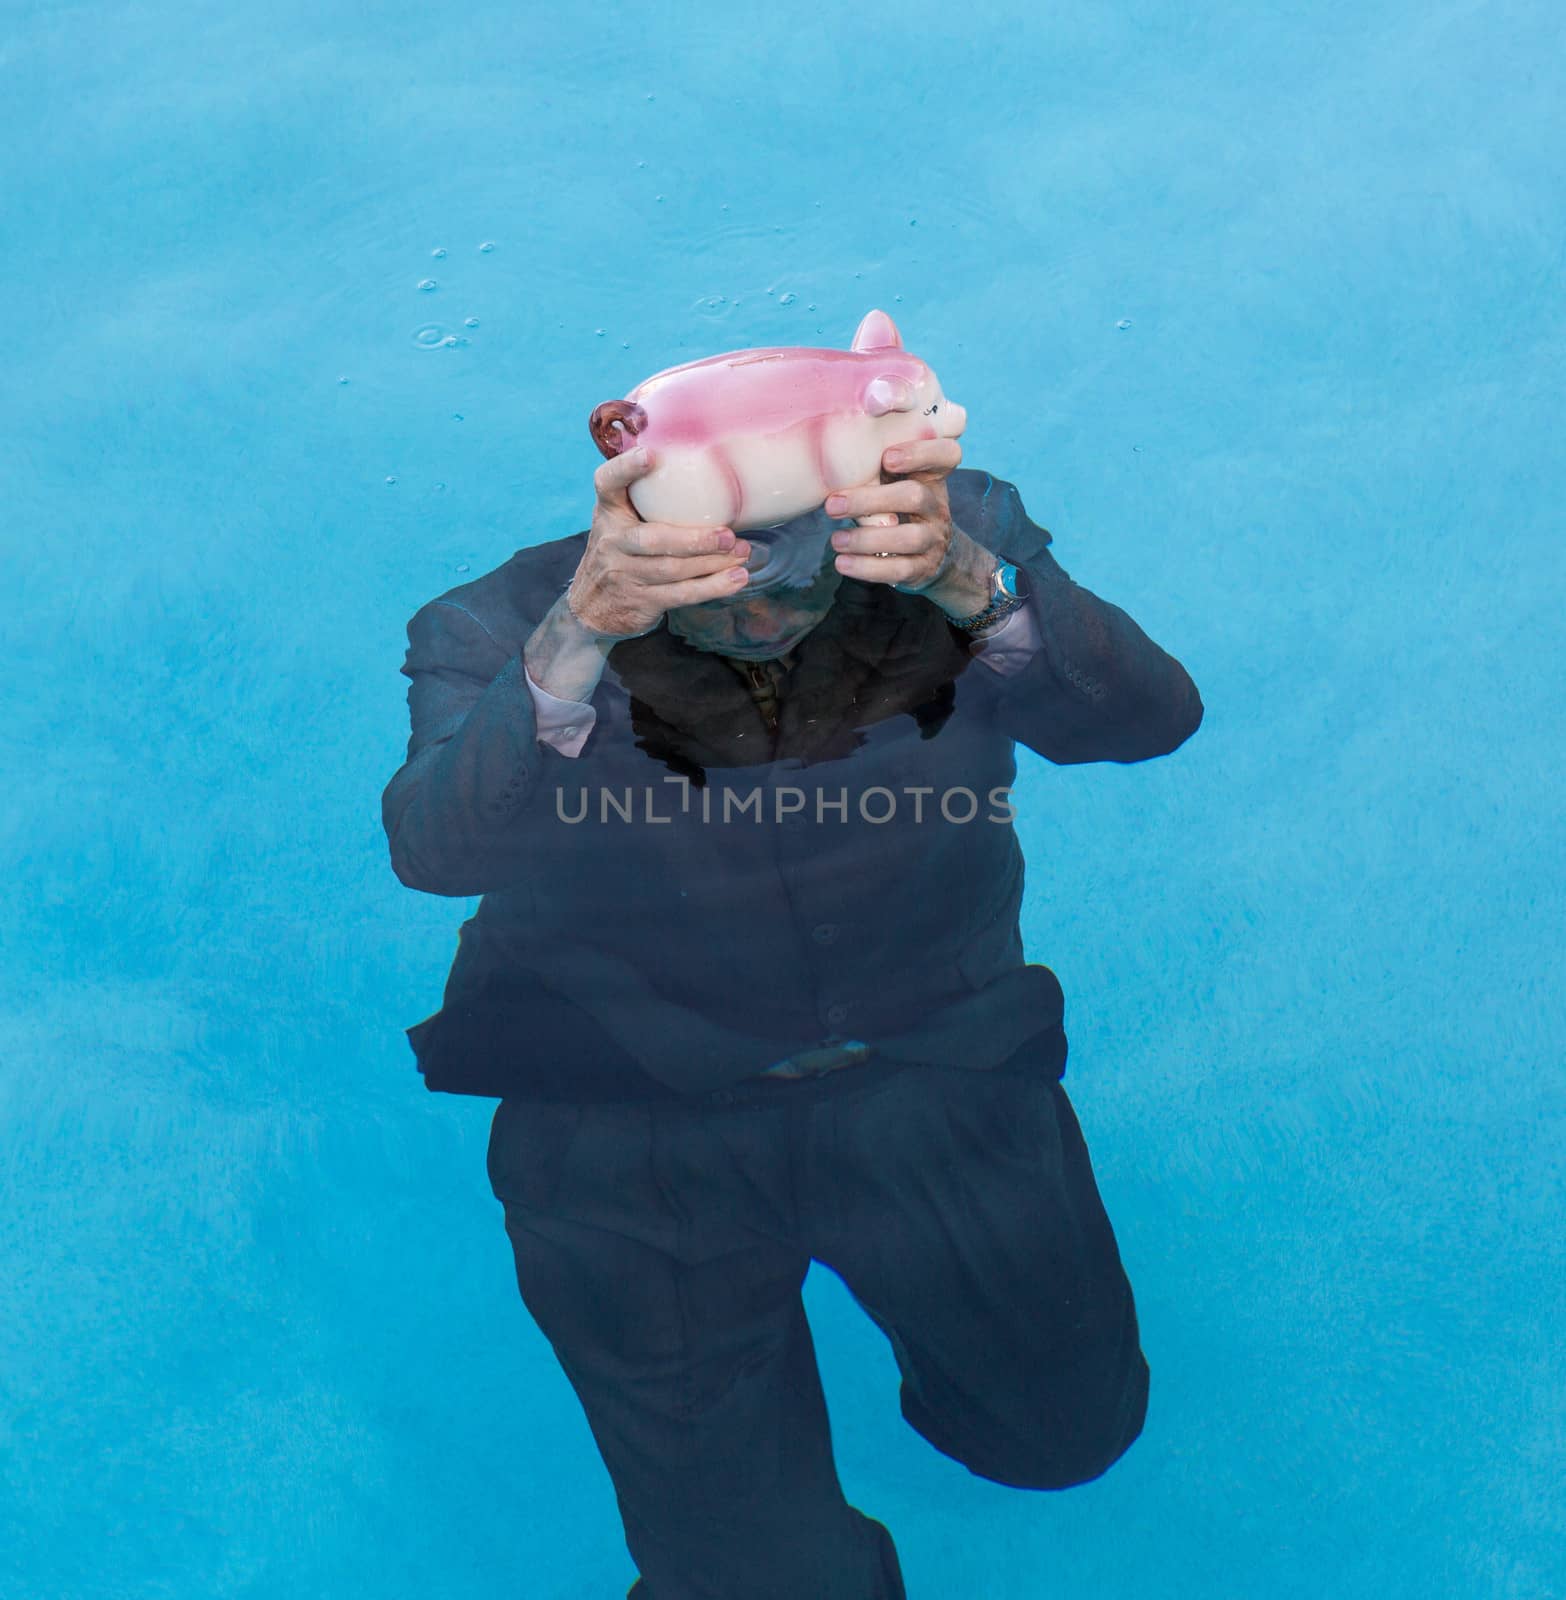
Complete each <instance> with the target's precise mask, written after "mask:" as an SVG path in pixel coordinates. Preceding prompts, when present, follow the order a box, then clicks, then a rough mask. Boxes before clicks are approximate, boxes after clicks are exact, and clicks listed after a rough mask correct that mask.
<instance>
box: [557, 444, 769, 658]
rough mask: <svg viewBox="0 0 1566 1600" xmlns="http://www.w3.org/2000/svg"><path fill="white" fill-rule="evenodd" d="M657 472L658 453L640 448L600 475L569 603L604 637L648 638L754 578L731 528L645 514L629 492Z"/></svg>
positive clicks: (744, 544) (746, 549) (745, 545)
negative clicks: (678, 614) (682, 612)
mask: <svg viewBox="0 0 1566 1600" xmlns="http://www.w3.org/2000/svg"><path fill="white" fill-rule="evenodd" d="M652 468H653V460H652V456H651V455H650V453H649V452H648V451H647V450H646V449H645V448H637V449H635V450H627V451H626V452H625V453H624V454H623V455H618V456H615V457H614V458H613V459H611V460H609V461H606V462H604V464H603V465H602V466H601V467H600V468H599V469H598V470H597V472H595V473H594V474H593V484H594V486H595V488H596V489H597V493H598V503H597V505H596V506H595V507H594V509H593V523H592V527H591V529H590V530H589V531H588V535H587V548H586V550H584V551H583V552H582V559H581V561H580V562H578V563H577V568H576V576H575V577H574V578H572V580H571V587H570V589H569V591H568V592H567V595H566V605H567V607H568V609H569V610H570V613H571V615H572V616H573V617H575V619H576V620H577V621H578V622H579V623H581V624H582V626H583V627H584V628H587V629H588V630H589V631H590V632H592V633H593V634H595V635H596V636H597V637H598V638H600V639H627V638H631V637H633V636H635V635H636V634H639V633H646V632H648V631H649V630H651V629H652V628H655V627H657V625H658V622H659V619H660V618H661V617H662V616H663V614H664V613H665V612H666V611H673V610H675V609H677V608H678V607H680V606H693V605H699V604H700V603H701V602H702V601H703V600H719V599H722V598H723V597H724V596H725V595H731V594H737V593H738V592H739V591H740V590H741V589H743V588H744V587H745V583H746V581H747V580H748V578H749V574H748V573H747V572H746V570H745V558H746V557H747V556H748V555H749V554H750V544H749V541H748V540H745V539H738V538H736V537H735V536H734V532H733V530H732V529H731V528H690V527H681V526H679V525H677V524H675V523H669V522H643V521H642V520H641V518H640V517H638V516H637V514H636V507H635V506H633V505H632V504H631V497H630V494H629V492H628V491H629V489H630V486H631V485H632V484H633V483H635V482H636V480H637V479H638V478H641V477H645V476H646V475H647V473H649V472H651V471H652Z"/></svg>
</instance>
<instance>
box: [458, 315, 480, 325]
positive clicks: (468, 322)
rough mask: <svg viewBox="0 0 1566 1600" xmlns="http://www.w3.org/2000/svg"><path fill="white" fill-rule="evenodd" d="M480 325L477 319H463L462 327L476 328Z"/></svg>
mask: <svg viewBox="0 0 1566 1600" xmlns="http://www.w3.org/2000/svg"><path fill="white" fill-rule="evenodd" d="M478 325H479V324H478V318H477V317H464V318H463V319H462V326H463V327H464V328H476V327H477V326H478Z"/></svg>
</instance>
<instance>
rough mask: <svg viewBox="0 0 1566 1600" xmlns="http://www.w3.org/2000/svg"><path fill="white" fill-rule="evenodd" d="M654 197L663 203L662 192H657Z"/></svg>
mask: <svg viewBox="0 0 1566 1600" xmlns="http://www.w3.org/2000/svg"><path fill="white" fill-rule="evenodd" d="M653 199H654V200H656V201H657V202H658V204H659V205H662V204H663V196H662V195H661V194H655V195H654V196H653Z"/></svg>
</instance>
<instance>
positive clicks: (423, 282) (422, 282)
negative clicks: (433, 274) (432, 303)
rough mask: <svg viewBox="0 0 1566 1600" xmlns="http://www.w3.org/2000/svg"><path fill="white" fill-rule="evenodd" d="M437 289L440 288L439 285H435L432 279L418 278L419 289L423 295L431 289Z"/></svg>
mask: <svg viewBox="0 0 1566 1600" xmlns="http://www.w3.org/2000/svg"><path fill="white" fill-rule="evenodd" d="M439 287H440V285H439V284H438V283H436V281H435V280H434V279H433V278H420V279H419V288H420V289H421V290H422V291H423V292H424V293H425V294H428V293H429V292H430V290H431V289H438V288H439Z"/></svg>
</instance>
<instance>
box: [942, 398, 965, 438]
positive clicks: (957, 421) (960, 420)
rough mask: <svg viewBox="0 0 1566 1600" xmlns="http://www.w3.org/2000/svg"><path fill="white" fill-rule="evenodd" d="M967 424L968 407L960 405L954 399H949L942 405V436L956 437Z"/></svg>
mask: <svg viewBox="0 0 1566 1600" xmlns="http://www.w3.org/2000/svg"><path fill="white" fill-rule="evenodd" d="M967 426H968V409H967V407H966V406H960V405H958V404H957V403H956V401H954V400H947V401H946V402H945V403H944V404H943V405H942V406H941V437H942V438H943V439H955V438H956V437H957V436H958V434H960V433H961V432H962V430H963V429H964V428H966V427H967Z"/></svg>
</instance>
